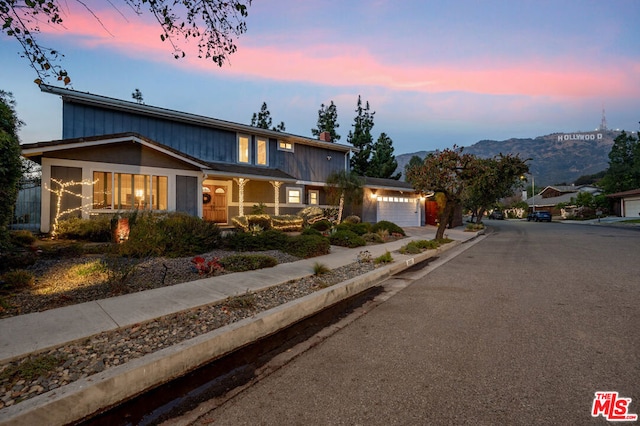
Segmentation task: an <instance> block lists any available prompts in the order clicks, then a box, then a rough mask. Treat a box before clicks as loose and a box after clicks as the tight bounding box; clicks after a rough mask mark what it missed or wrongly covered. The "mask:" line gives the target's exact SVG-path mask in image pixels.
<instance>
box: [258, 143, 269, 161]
mask: <svg viewBox="0 0 640 426" xmlns="http://www.w3.org/2000/svg"><path fill="white" fill-rule="evenodd" d="M267 147H268V143H267V140H266V139H261V138H258V139H256V164H259V165H261V166H266V165H267Z"/></svg>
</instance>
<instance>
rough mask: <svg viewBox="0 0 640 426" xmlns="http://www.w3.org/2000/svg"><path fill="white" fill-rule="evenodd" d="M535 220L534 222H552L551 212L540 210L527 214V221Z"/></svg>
mask: <svg viewBox="0 0 640 426" xmlns="http://www.w3.org/2000/svg"><path fill="white" fill-rule="evenodd" d="M531 220H533V221H534V222H551V212H548V211H545V210H540V211H537V212H533V213H529V214H528V215H527V221H531Z"/></svg>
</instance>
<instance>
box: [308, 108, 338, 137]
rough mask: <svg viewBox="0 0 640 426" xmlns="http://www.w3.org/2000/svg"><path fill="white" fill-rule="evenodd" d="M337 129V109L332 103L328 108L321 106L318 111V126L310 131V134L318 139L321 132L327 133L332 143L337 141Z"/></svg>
mask: <svg viewBox="0 0 640 426" xmlns="http://www.w3.org/2000/svg"><path fill="white" fill-rule="evenodd" d="M338 127H340V124H339V123H338V108H337V107H336V106H335V104H334V103H333V101H331V105H329V106H325V104H321V105H320V109H319V110H318V124H317V127H316V128H315V129H311V134H312V135H313V136H316V137H318V136H320V133H322V132H329V134H330V135H331V141H332V142H335V141H339V140H340V135H339V134H338V133H337V132H336V129H337V128H338Z"/></svg>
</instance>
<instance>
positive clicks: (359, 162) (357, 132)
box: [347, 95, 375, 176]
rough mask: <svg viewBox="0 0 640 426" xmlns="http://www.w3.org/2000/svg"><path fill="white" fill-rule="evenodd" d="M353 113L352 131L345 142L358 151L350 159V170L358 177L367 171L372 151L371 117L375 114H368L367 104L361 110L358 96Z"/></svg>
mask: <svg viewBox="0 0 640 426" xmlns="http://www.w3.org/2000/svg"><path fill="white" fill-rule="evenodd" d="M355 111H356V113H357V115H356V117H355V118H354V123H353V124H352V126H353V131H351V130H349V135H348V136H347V142H349V143H350V144H351V145H353V146H354V147H356V148H358V149H359V150H360V151H359V152H357V153H355V154H353V157H351V170H353V172H354V173H356V174H358V175H360V176H366V173H367V171H368V169H369V161H370V159H371V151H372V150H373V137H372V136H371V129H372V128H373V116H374V114H375V112H370V108H369V102H366V103H365V107H364V108H362V99H361V97H360V95H358V106H357V108H356V110H355Z"/></svg>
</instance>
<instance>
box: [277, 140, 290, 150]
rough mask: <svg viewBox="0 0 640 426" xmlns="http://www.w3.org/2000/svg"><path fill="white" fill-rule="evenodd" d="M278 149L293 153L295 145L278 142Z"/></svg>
mask: <svg viewBox="0 0 640 426" xmlns="http://www.w3.org/2000/svg"><path fill="white" fill-rule="evenodd" d="M278 149H279V150H280V151H289V152H293V143H291V142H285V141H278Z"/></svg>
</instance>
